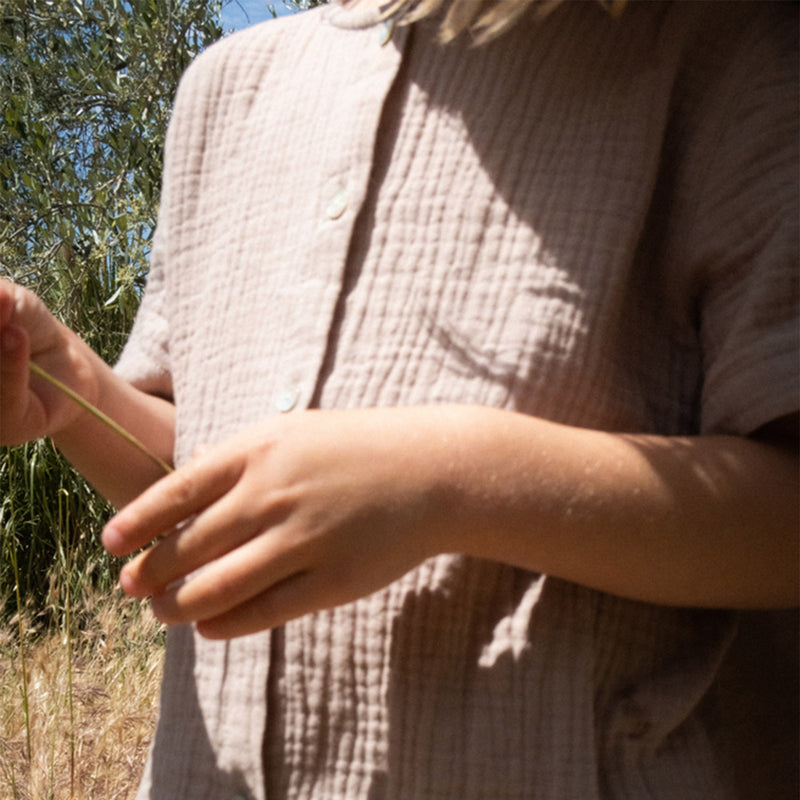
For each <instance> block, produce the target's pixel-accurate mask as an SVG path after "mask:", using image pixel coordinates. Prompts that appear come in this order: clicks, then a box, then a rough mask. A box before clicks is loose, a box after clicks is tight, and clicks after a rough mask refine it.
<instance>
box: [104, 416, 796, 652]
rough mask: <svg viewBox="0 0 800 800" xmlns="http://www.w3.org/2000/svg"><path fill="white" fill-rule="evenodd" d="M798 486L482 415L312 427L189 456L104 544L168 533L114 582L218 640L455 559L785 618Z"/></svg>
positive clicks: (754, 472) (662, 449)
mask: <svg viewBox="0 0 800 800" xmlns="http://www.w3.org/2000/svg"><path fill="white" fill-rule="evenodd" d="M797 473H798V468H797V454H796V450H791V449H789V448H786V447H784V446H782V445H779V444H775V443H772V442H769V441H759V440H751V439H746V438H739V437H724V436H719V437H717V436H708V437H691V438H689V437H687V438H672V437H658V436H627V435H618V434H607V433H602V432H597V431H591V430H584V429H578V428H571V427H567V426H563V425H557V424H554V423H550V422H546V421H543V420H541V419H536V418H533V417H528V416H523V415H520V414H515V413H511V412H506V411H497V410H493V409H487V408H481V407H474V406H438V407H421V408H408V409H372V410H362V411H334V412H327V411H312V412H307V413H300V414H293V415H288V416H285V417H281V418H277V419H271V420H267V421H265V422H264V423H261V424H260V425H257V426H254V427H253V428H251V429H249V430H247V431H245V432H243V433H242V434H241V435H240V436H237V437H234V439H232V440H230V441H229V442H226V443H224V444H223V445H221V446H219V447H217V448H214V449H213V450H210V451H209V452H207V453H206V454H204V455H202V456H201V457H199V458H197V459H195V460H194V461H192V462H191V463H190V464H188V465H187V466H185V467H184V468H182V469H181V470H179V471H178V472H176V473H175V474H174V475H172V476H170V477H168V478H166V479H164V480H163V481H161V482H159V483H158V484H156V485H155V486H154V487H152V488H151V489H150V490H148V491H147V492H146V493H145V494H144V495H143V496H142V497H141V498H139V499H138V500H137V501H135V502H134V503H133V504H131V506H129V507H128V508H126V509H124V510H123V511H122V512H121V513H120V514H119V515H118V516H117V517H116V518H115V519H114V520H112V521H111V523H110V524H109V526H108V528H107V529H106V531H105V533H104V541H105V544H106V546H107V547H108V548H109V550H111V552H113V553H116V554H120V555H121V554H124V553H127V552H131V551H133V550H135V549H136V548H137V547H141V546H144V545H146V544H147V543H148V542H149V541H151V540H152V538H153V537H154V536H164V537H166V538H164V539H163V540H162V541H161V542H159V543H158V544H157V545H156V546H155V547H152V548H150V549H148V550H146V551H145V552H144V553H142V554H140V555H139V556H138V557H137V559H135V560H134V561H132V562H131V563H130V564H129V565H128V566H127V567H126V568H125V570H124V572H123V577H122V582H123V586H124V588H125V589H126V591H128V592H129V593H131V594H133V595H136V596H142V597H144V596H147V595H150V594H152V595H154V601H153V605H154V608H155V610H156V612H157V614H159V616H160V617H161V618H162V619H163V620H164V621H166V622H169V623H177V622H187V621H196V620H199V621H200V630H201V631H202V632H203V633H205V634H206V635H209V636H214V637H228V636H236V635H241V634H243V633H248V632H252V631H255V630H260V629H263V628H267V627H272V626H274V625H277V624H280V623H282V622H284V621H286V620H287V619H290V618H292V617H296V616H299V615H301V614H304V613H308V612H310V611H314V610H318V609H320V608H327V607H330V606H333V605H337V604H340V603H343V602H347V601H350V600H353V599H356V598H358V597H361V596H363V595H366V594H368V593H370V592H372V591H375V590H377V589H379V588H382V587H383V586H385V585H386V584H387V583H389V582H390V581H391V580H394V579H395V578H398V577H400V576H401V575H402V574H403V573H404V572H406V571H407V570H408V569H410V568H412V567H413V566H415V565H416V564H418V563H420V562H421V561H422V560H423V559H424V558H426V557H428V556H432V555H436V554H439V553H447V552H457V553H465V554H469V555H473V556H477V557H482V558H487V559H493V560H497V561H500V562H504V563H510V564H514V565H517V566H520V567H524V568H527V569H530V570H533V571H537V572H544V573H548V574H550V575H554V576H558V577H561V578H564V579H567V580H570V581H574V582H577V583H580V584H583V585H586V586H590V587H593V588H597V589H601V590H605V591H607V592H611V593H615V594H619V595H622V596H625V597H629V598H634V599H638V600H644V601H650V602H656V603H664V604H672V605H698V606H712V607H713V606H718V607H742V608H748V607H749V608H766V607H780V606H790V605H794V604H795V603H796V602H797V598H798V570H797V563H798V542H797V518H798V500H797V494H798V493H797ZM195 514H196V515H197V516H194V515H195ZM187 523H188V524H187ZM179 525H185V527H181V529H180V530H179V531H177V532H176V527H177V526H179ZM204 565H205V567H206V568H205V569H203V570H201V571H200V572H199V573H198V574H196V575H193V576H192V578H190V579H189V580H188V581H187V582H185V583H183V584H182V585H180V586H178V587H175V586H170V585H171V584H173V582H174V581H177V580H179V579H180V578H183V577H185V576H187V575H189V574H190V573H192V572H193V571H194V570H196V569H198V568H199V567H202V566H204ZM167 587H169V588H167Z"/></svg>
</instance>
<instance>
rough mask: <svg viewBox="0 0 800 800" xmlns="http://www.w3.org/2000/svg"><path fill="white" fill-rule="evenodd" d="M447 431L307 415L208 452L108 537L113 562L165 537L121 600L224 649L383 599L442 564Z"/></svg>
mask: <svg viewBox="0 0 800 800" xmlns="http://www.w3.org/2000/svg"><path fill="white" fill-rule="evenodd" d="M445 420H446V411H444V410H443V409H442V410H438V409H430V408H429V409H416V410H415V409H386V410H382V409H371V410H364V411H311V412H306V413H300V414H292V415H289V416H285V417H279V418H274V419H271V420H267V421H266V422H264V423H262V424H260V425H258V426H255V427H254V428H251V429H249V430H247V431H245V432H243V433H242V434H240V435H238V436H237V437H235V438H234V439H232V440H230V441H228V442H226V443H224V444H223V445H221V446H219V447H216V448H212V449H209V450H208V451H206V452H204V453H202V454H200V455H198V456H196V457H195V458H194V460H192V461H191V462H190V463H189V464H187V465H185V466H184V467H183V468H181V469H180V470H178V471H177V472H175V473H173V474H172V475H171V476H169V477H167V478H164V479H163V480H161V481H159V482H158V483H157V484H155V485H154V486H152V487H151V488H150V489H149V490H148V491H146V492H145V493H144V494H143V495H142V496H141V497H140V498H139V499H137V500H135V501H134V502H133V503H131V504H130V505H129V506H127V507H126V508H125V509H124V510H123V511H121V512H120V513H119V514H118V515H117V516H116V517H115V518H114V519H112V520H111V522H110V523H109V524H108V526H107V528H106V530H105V531H104V534H103V541H104V544H105V546H106V547H107V549H108V550H109V551H110V552H111V553H113V554H115V555H125V554H128V553H130V552H132V551H134V550H136V549H137V548H139V547H143V546H145V545H147V544H148V543H149V542H151V541H152V540H153V539H155V538H160V541H159V542H158V543H156V544H155V545H153V546H151V547H150V548H148V549H147V550H146V551H144V552H143V553H141V554H140V555H139V556H137V558H135V559H134V560H133V561H131V562H130V563H129V564H128V565H127V566H126V567H125V568H124V570H123V573H122V578H121V583H122V586H123V588H124V589H125V590H126V591H127V592H128V593H129V594H131V595H133V596H137V597H146V596H148V595H153V608H154V610H155V613H156V615H157V616H158V617H159V618H160V619H161V620H162V621H164V622H166V623H168V624H179V623H187V622H198V623H199V625H198V628H199V630H200V632H201V633H203V634H204V635H206V636H209V637H212V638H229V637H234V636H240V635H243V634H247V633H252V632H255V631H258V630H263V629H267V628H272V627H275V626H276V625H280V624H282V623H283V622H285V621H287V620H289V619H291V618H294V617H297V616H300V615H302V614H306V613H309V612H312V611H315V610H319V609H322V608H329V607H332V606H335V605H339V604H342V603H345V602H349V601H351V600H355V599H357V598H359V597H362V596H364V595H367V594H369V593H371V592H373V591H376V590H378V589H380V588H382V587H384V586H386V585H387V584H388V583H390V582H391V581H393V580H395V579H396V578H399V577H400V576H401V575H403V574H404V573H405V572H407V571H408V570H409V569H411V568H412V567H414V566H416V565H417V564H419V563H420V562H421V561H423V560H424V559H425V558H426V557H428V556H430V555H434V554H436V553H438V552H444V551H445V550H444V549H443V543H442V542H441V539H440V534H439V531H440V529H441V521H442V519H444V518H446V513H445V509H444V505H445V503H444V502H442V498H441V497H439V496H438V492H437V483H438V482H439V477H438V476H439V473H440V471H441V470H439V469H438V467H437V465H436V463H435V462H436V454H437V453H439V452H441V447H440V445H439V439H440V437H441V436H442V435H444V434H443V432H442V430H441V428H440V426H441V424H442V423H444V422H445ZM195 571H197V572H195ZM192 573H195V574H192ZM187 576H188V577H187ZM184 579H185V580H184Z"/></svg>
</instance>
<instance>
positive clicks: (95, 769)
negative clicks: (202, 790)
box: [0, 593, 163, 800]
mask: <svg viewBox="0 0 800 800" xmlns="http://www.w3.org/2000/svg"><path fill="white" fill-rule="evenodd" d="M81 602H82V604H86V605H88V606H89V607H90V609H91V612H92V613H91V615H90V619H91V622H90V624H89V625H86V624H84V630H82V631H81V632H80V633H77V634H75V636H74V637H72V638H69V637H67V636H65V634H64V633H63V632H60V631H52V632H48V633H39V634H34V633H33V632H32V631H30V628H29V626H23V627H24V628H25V629H26V631H27V633H26V636H25V645H24V651H21V650H20V647H19V645H18V643H17V640H16V636H12V635H11V633H10V630H9V629H7V630H6V631H0V798H2V800H66V799H67V798H69V799H70V800H127V799H128V798H133V797H134V796H135V794H136V788H137V785H138V781H139V778H140V776H141V772H142V768H143V766H144V761H145V758H146V756H147V750H148V747H149V745H150V741H151V739H152V736H153V732H154V727H155V718H156V713H157V702H158V691H159V685H160V680H161V665H162V656H163V632H162V629H161V627H160V625H159V624H158V622H157V621H156V620H155V618H154V617H153V616H152V614H151V613H150V610H149V608H148V607H146V606H141V605H140V604H138V603H135V602H133V601H130V600H126V599H125V598H124V597H122V595H121V594H119V593H114V594H113V595H112V596H110V597H104V598H88V599H87V598H86V597H84V598H82V599H81ZM23 662H24V668H23ZM23 672H24V673H26V675H27V681H25V680H24V679H23ZM26 683H27V708H28V713H27V718H28V720H29V725H26V711H25V707H26V703H25V697H26V692H25V686H26ZM29 736H30V743H29V741H28V738H29ZM29 744H30V753H29V752H28V748H29Z"/></svg>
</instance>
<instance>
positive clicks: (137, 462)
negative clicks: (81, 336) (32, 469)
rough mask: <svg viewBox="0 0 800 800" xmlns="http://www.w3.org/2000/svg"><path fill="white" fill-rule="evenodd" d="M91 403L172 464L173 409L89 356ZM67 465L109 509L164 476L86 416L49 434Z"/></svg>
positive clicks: (161, 469)
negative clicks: (93, 386) (92, 382)
mask: <svg viewBox="0 0 800 800" xmlns="http://www.w3.org/2000/svg"><path fill="white" fill-rule="evenodd" d="M89 359H90V363H91V364H92V371H93V373H94V375H93V377H94V379H95V381H96V386H97V392H96V399H95V401H94V402H95V405H96V406H97V408H98V409H99V410H100V411H102V412H103V413H104V414H106V415H107V416H108V417H110V418H111V419H112V420H114V422H116V423H117V424H118V425H120V426H121V427H122V428H124V429H125V430H126V431H128V433H130V434H132V435H133V436H134V437H135V438H136V439H138V440H139V441H140V442H141V443H142V444H143V445H144V446H145V448H147V450H149V451H150V453H152V454H153V455H154V456H155V457H156V458H158V459H159V460H161V461H162V462H165V463H166V464H171V463H172V450H173V443H174V427H175V409H174V406H173V405H172V403H170V402H169V401H167V400H164V399H162V398H160V397H155V396H153V395H149V394H146V393H144V392H142V391H140V390H138V389H136V388H135V387H134V386H132V385H131V384H129V383H127V382H126V381H124V380H122V379H121V378H119V377H118V376H117V375H115V373H114V372H113V370H112V369H111V368H110V367H109V366H108V365H107V364H105V363H104V362H103V361H102V360H101V359H100V358H99V357H98V356H95V355H94V354H93V353H92V354H91V356H89ZM52 439H53V441H54V443H55V444H56V446H57V447H58V448H59V450H61V452H62V453H63V454H64V456H65V457H66V458H67V459H68V460H69V461H70V463H71V464H72V465H73V466H74V467H75V468H76V469H77V470H78V471H79V472H80V473H81V474H82V475H83V476H84V477H85V478H86V479H87V480H88V481H89V483H91V484H92V485H93V486H94V487H95V488H96V489H97V490H98V491H99V492H100V493H101V494H102V495H103V496H104V497H106V498H107V499H108V500H109V501H110V502H111V503H112V504H113V505H115V506H117V507H121V506H123V505H125V504H126V503H128V502H129V501H130V500H132V499H134V498H135V497H137V496H138V495H139V494H141V492H143V491H144V490H145V489H146V488H147V487H148V486H149V485H150V484H152V483H154V482H155V481H156V480H158V479H159V478H161V477H163V476H164V474H165V472H164V469H163V467H161V466H159V465H158V464H157V463H156V462H155V461H154V460H153V459H152V458H150V457H148V455H146V454H145V453H143V452H142V451H141V450H139V449H137V448H136V447H135V446H134V445H132V444H131V443H129V442H128V441H126V440H125V439H123V438H122V437H120V435H119V434H118V433H117V432H115V431H113V430H112V429H111V428H109V427H108V426H107V425H106V424H104V423H103V422H101V421H100V420H98V419H97V418H96V417H94V416H92V415H91V414H89V413H88V412H87V413H82V414H80V415H79V416H78V417H77V418H76V419H75V420H74V421H73V422H71V423H70V424H69V425H68V426H66V427H65V428H63V429H62V430H60V431H59V432H57V433H55V434H53V435H52Z"/></svg>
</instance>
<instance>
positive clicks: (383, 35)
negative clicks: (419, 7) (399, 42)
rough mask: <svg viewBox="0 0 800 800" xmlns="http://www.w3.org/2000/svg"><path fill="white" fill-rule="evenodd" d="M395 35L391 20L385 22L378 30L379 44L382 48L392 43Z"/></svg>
mask: <svg viewBox="0 0 800 800" xmlns="http://www.w3.org/2000/svg"><path fill="white" fill-rule="evenodd" d="M393 33H394V22H393V21H392V20H390V19H386V20H384V21H383V22H382V23H381V25H380V27H379V29H378V42H379V43H380V45H381V47H383V45H385V44H388V43H389V41H391V38H392V34H393Z"/></svg>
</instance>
